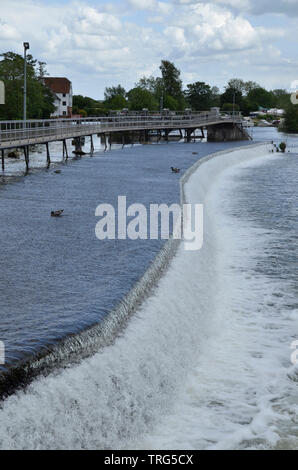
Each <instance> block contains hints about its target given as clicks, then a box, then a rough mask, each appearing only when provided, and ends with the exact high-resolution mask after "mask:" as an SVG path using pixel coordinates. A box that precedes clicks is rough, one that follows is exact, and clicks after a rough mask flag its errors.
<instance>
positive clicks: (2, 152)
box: [1, 150, 5, 171]
mask: <svg viewBox="0 0 298 470" xmlns="http://www.w3.org/2000/svg"><path fill="white" fill-rule="evenodd" d="M1 158H2V171H4V168H5V165H4V150H1Z"/></svg>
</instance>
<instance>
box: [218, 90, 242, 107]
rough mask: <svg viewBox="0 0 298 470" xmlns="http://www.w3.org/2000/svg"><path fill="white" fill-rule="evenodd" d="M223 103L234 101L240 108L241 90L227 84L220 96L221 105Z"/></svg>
mask: <svg viewBox="0 0 298 470" xmlns="http://www.w3.org/2000/svg"><path fill="white" fill-rule="evenodd" d="M225 103H235V104H237V105H238V106H239V107H240V108H241V105H242V92H241V91H240V90H239V89H237V88H232V87H229V86H227V87H226V89H225V92H224V93H223V94H222V95H221V97H220V104H221V107H222V106H223V105H224V104H225Z"/></svg>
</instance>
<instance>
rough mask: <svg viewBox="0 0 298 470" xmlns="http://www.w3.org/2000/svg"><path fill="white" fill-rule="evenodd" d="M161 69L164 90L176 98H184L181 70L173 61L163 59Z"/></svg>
mask: <svg viewBox="0 0 298 470" xmlns="http://www.w3.org/2000/svg"><path fill="white" fill-rule="evenodd" d="M159 68H160V70H161V75H162V80H163V87H164V92H165V94H166V95H170V96H172V97H173V98H175V99H176V100H181V98H183V94H182V80H181V79H180V70H178V69H177V68H176V67H175V65H174V64H173V62H169V61H168V60H162V61H161V66H160V67H159Z"/></svg>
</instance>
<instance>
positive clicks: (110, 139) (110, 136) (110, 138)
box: [109, 132, 112, 148]
mask: <svg viewBox="0 0 298 470" xmlns="http://www.w3.org/2000/svg"><path fill="white" fill-rule="evenodd" d="M109 141H110V148H111V147H112V132H110V135H109Z"/></svg>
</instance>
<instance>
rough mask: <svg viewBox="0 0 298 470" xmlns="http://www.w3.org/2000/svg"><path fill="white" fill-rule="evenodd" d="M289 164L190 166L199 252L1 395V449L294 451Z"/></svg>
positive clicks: (259, 152) (286, 159) (290, 158)
mask: <svg viewBox="0 0 298 470" xmlns="http://www.w3.org/2000/svg"><path fill="white" fill-rule="evenodd" d="M191 145H192V144H191ZM181 148H182V147H181ZM194 148H196V149H197V148H198V147H196V146H195V145H194V147H191V146H190V147H189V146H187V149H188V150H187V152H189V150H193V149H194ZM200 148H202V147H200ZM213 148H214V147H213ZM168 149H170V150H171V151H173V150H174V149H177V152H178V145H173V146H168ZM219 149H220V148H218V149H215V150H219ZM151 153H152V152H151ZM190 153H191V152H190ZM207 153H208V152H207V151H206V153H205V154H207ZM209 153H210V152H209ZM177 155H178V153H177ZM201 155H202V154H201ZM184 157H186V158H188V160H187V164H186V163H185V168H187V166H189V163H191V158H193V159H195V158H194V157H190V155H189V154H185V155H184ZM256 157H257V158H256ZM165 158H168V160H167V161H166V162H164V164H165V168H166V167H168V163H169V159H171V158H172V159H173V156H172V157H171V155H168V157H165ZM176 158H178V157H177V156H176ZM175 163H176V162H175ZM146 165H148V163H147V160H146V163H145V167H146ZM175 166H178V165H175ZM297 166H298V158H297V156H296V155H294V154H289V155H280V156H276V155H273V154H268V147H267V146H263V147H253V148H251V149H243V150H241V151H235V152H232V153H227V154H226V155H219V156H217V157H216V158H213V159H210V160H208V161H206V162H204V163H203V164H202V165H201V166H199V167H198V169H197V170H196V171H195V172H194V173H193V175H192V176H190V179H189V181H188V183H187V184H186V185H185V194H186V199H187V201H188V202H195V203H197V202H203V203H204V211H205V218H204V246H203V249H202V250H201V251H199V252H188V251H184V250H183V246H180V248H179V249H178V252H177V255H176V256H175V257H174V258H173V260H172V262H171V265H170V267H169V268H168V270H167V272H166V274H165V275H164V276H163V277H162V278H161V279H160V280H159V283H158V286H157V288H156V289H155V290H154V291H153V293H152V295H151V296H149V297H148V298H147V299H146V300H145V301H144V302H143V304H142V306H140V307H139V308H138V310H137V312H136V313H135V314H134V316H133V317H132V318H131V319H130V321H129V323H128V325H127V328H126V329H125V330H124V331H123V332H122V333H121V334H120V335H118V337H117V338H116V340H115V342H114V343H113V344H110V345H109V346H107V347H105V348H102V349H100V350H99V351H98V352H96V353H95V354H93V355H92V356H91V357H89V358H86V359H84V360H83V361H81V363H80V364H77V365H72V366H69V367H68V368H66V369H64V370H61V369H57V370H56V372H55V373H51V374H50V375H49V376H47V377H44V378H39V379H37V380H35V381H34V382H33V383H32V384H31V385H30V386H29V387H28V388H27V390H26V391H25V392H23V391H19V392H17V393H16V394H14V395H12V396H11V397H9V398H8V399H6V400H5V401H4V402H3V403H2V408H1V410H0V442H1V447H2V448H105V449H107V448H115V449H116V448H132V447H134V448H172V449H173V448H179V449H184V448H188V449H191V448H197V449H200V448H270V447H275V448H297V446H298V444H297V442H298V431H297V421H296V420H297V410H298V399H297V381H298V376H297V366H296V367H295V366H293V365H292V364H291V361H290V356H291V352H292V351H291V349H290V344H291V341H293V340H294V339H298V332H297V319H298V311H297V279H296V274H297V272H296V271H297V180H296V178H297ZM131 167H132V165H131ZM150 169H151V171H154V170H153V168H151V166H150ZM72 171H73V170H72ZM93 171H95V163H93ZM131 171H134V170H131ZM142 173H143V169H140V174H142ZM171 176H172V175H171ZM149 180H150V182H149ZM149 180H148V184H152V179H150V178H149ZM165 181H167V179H166V178H165V179H163V182H164V184H165V187H164V191H165V194H168V192H169V186H168V185H169V183H165ZM118 184H119V181H118ZM143 187H144V185H143ZM173 188H174V187H173ZM177 189H178V188H177V186H175V188H174V189H173V194H174V191H177ZM70 191H71V189H70ZM92 191H93V186H92V185H91V193H92ZM137 191H140V189H139V188H138V189H136V193H137ZM71 194H73V193H71ZM78 194H79V193H78ZM148 199H149V200H150V198H149V197H148ZM173 199H175V197H174V196H173ZM66 200H67V199H66ZM139 201H140V202H143V201H142V200H139ZM99 202H102V201H99ZM157 202H160V201H159V199H158V198H157ZM169 202H172V201H169ZM86 205H87V203H86ZM94 246H95V245H94ZM159 248H160V246H157V247H156V252H157V250H158V249H159ZM139 249H140V252H141V251H142V249H143V250H144V247H142V246H140V247H139ZM153 252H154V250H153ZM152 258H153V254H152ZM152 258H150V259H152ZM148 261H149V260H148ZM142 266H144V265H142ZM140 274H141V270H140V273H139V277H140ZM136 277H137V276H136ZM131 282H133V279H132V280H131ZM86 297H88V296H86ZM58 298H59V297H58ZM60 301H61V300H60ZM85 302H86V301H85ZM85 305H87V304H85ZM66 318H67V315H66ZM44 324H45V323H44Z"/></svg>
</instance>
